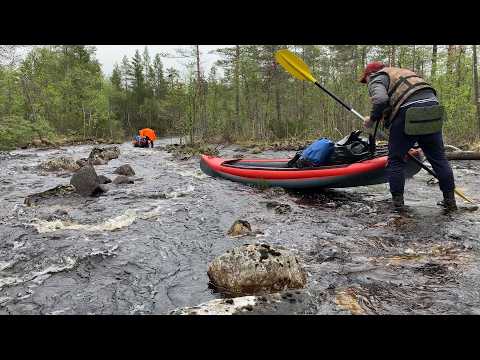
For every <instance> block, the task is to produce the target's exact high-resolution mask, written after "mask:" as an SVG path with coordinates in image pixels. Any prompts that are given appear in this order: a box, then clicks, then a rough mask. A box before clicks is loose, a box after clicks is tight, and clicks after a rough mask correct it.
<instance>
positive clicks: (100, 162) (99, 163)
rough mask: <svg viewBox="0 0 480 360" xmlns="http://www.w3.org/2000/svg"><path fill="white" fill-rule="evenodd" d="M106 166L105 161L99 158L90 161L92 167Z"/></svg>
mask: <svg viewBox="0 0 480 360" xmlns="http://www.w3.org/2000/svg"><path fill="white" fill-rule="evenodd" d="M106 164H107V161H106V160H103V159H101V158H96V159H95V160H93V161H92V165H106Z"/></svg>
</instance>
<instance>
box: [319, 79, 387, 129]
mask: <svg viewBox="0 0 480 360" xmlns="http://www.w3.org/2000/svg"><path fill="white" fill-rule="evenodd" d="M315 85H317V86H318V87H319V88H320V89H322V90H323V91H325V92H326V93H327V94H328V95H330V97H332V98H333V99H335V100H336V101H337V102H338V103H339V104H340V105H342V106H343V107H344V108H345V109H347V110H348V111H350V112H351V113H353V114H354V115H355V116H356V117H358V118H359V119H360V120H362V121H364V120H365V117H364V116H363V115H362V114H360V113H359V112H358V111H356V110H355V109H354V108H352V107H351V106H348V105H347V104H346V103H345V102H344V101H343V100H342V99H340V98H339V97H338V96H337V95H335V94H334V93H332V92H331V91H330V90H328V89H327V88H325V87H323V86H322V85H321V84H319V83H318V81H315ZM378 134H380V135H381V136H383V137H384V138H386V137H387V136H386V135H385V133H384V132H383V131H382V130H378Z"/></svg>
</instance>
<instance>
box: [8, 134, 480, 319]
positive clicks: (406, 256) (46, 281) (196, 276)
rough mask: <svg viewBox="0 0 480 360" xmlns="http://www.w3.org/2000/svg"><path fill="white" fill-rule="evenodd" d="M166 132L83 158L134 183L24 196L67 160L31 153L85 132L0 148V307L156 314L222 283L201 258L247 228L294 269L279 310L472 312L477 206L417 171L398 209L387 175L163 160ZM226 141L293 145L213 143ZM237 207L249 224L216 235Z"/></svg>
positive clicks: (466, 174) (462, 167) (209, 293)
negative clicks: (297, 187) (341, 181)
mask: <svg viewBox="0 0 480 360" xmlns="http://www.w3.org/2000/svg"><path fill="white" fill-rule="evenodd" d="M172 141H173V140H172V139H164V140H161V141H159V142H157V143H156V147H155V148H153V149H143V148H134V147H132V146H131V144H130V143H125V144H122V145H121V146H120V149H121V154H120V157H119V158H118V159H114V160H111V161H110V162H109V163H108V164H107V165H101V166H96V167H95V169H96V171H97V173H98V174H99V175H105V176H107V177H109V178H111V179H113V178H114V177H115V175H114V174H113V171H114V170H115V169H116V168H117V167H118V166H120V165H123V164H130V165H131V166H132V167H133V168H134V170H135V172H136V176H135V184H129V185H118V186H117V185H113V184H109V189H110V190H109V191H108V192H107V193H106V194H104V195H102V196H100V197H98V198H88V199H85V198H81V197H79V196H65V197H57V198H51V199H47V200H44V201H42V202H39V203H38V204H36V205H35V206H31V207H28V206H26V205H24V199H25V197H26V196H27V195H30V194H33V193H38V192H41V191H45V190H48V189H50V188H53V187H55V186H57V185H67V184H68V183H69V181H70V176H71V174H69V173H62V172H57V173H51V172H44V171H42V170H40V169H38V167H37V166H38V165H39V164H40V162H42V161H44V160H46V159H50V158H54V157H58V156H61V155H66V156H74V157H76V158H81V157H86V156H88V154H89V152H90V150H91V149H92V146H89V145H82V146H72V147H62V148H59V149H49V150H39V149H28V150H17V151H12V152H10V153H2V154H0V199H1V204H2V205H1V207H0V314H166V313H169V312H170V311H172V310H174V309H177V308H180V307H191V306H195V305H197V304H200V303H204V302H207V301H209V300H213V299H219V298H221V297H222V296H221V294H219V293H216V292H214V291H213V290H212V289H211V288H210V287H209V286H208V277H207V264H208V263H209V262H210V261H212V260H213V259H214V258H215V257H217V256H219V255H221V254H223V253H224V252H226V251H227V250H229V249H231V248H232V247H235V246H239V245H242V244H245V243H253V242H256V241H262V242H267V243H269V244H272V245H281V246H284V247H287V248H289V249H291V250H292V251H293V252H294V253H295V254H296V255H298V256H299V258H300V259H301V260H302V261H303V263H304V264H305V267H306V269H307V272H308V280H307V284H308V285H307V289H306V294H307V295H306V296H308V301H305V302H304V306H299V305H298V304H296V305H295V306H293V305H292V307H291V308H289V307H286V308H285V307H284V308H283V310H282V313H289V312H290V313H301V314H352V313H353V314H411V313H414V314H478V313H480V287H479V284H480V267H479V265H480V252H479V250H480V246H479V245H480V242H479V235H478V234H479V232H480V215H479V214H480V211H477V212H468V211H460V212H459V213H457V214H455V215H443V214H442V212H441V209H440V208H439V207H438V206H436V202H437V200H439V199H440V197H441V193H440V191H439V190H438V185H435V184H433V185H432V184H430V183H429V180H430V178H431V176H429V175H428V174H426V173H424V172H420V173H419V174H418V175H416V176H415V178H414V179H412V180H410V181H409V182H407V191H406V193H405V199H406V205H408V206H409V207H410V211H409V213H408V216H399V215H396V214H393V213H391V212H390V210H389V201H388V200H389V196H388V195H389V194H388V186H387V185H376V186H369V187H358V188H350V189H342V190H335V191H334V190H330V191H323V192H317V193H313V192H310V193H300V192H286V191H284V190H282V189H266V190H264V189H257V188H254V187H249V186H245V185H242V184H238V183H234V182H230V181H227V180H222V179H215V178H211V177H208V176H206V175H205V174H203V173H202V172H201V170H200V168H199V161H198V158H192V159H190V160H185V161H179V160H174V159H173V158H172V156H171V155H170V154H168V153H166V152H165V151H163V150H162V149H161V148H160V146H161V145H166V144H170V143H171V142H172ZM239 154H243V155H245V156H246V157H247V156H248V157H273V156H275V157H284V156H292V155H293V154H294V152H265V153H263V154H251V153H249V152H248V151H247V150H245V149H239V148H238V147H236V146H231V147H227V148H223V149H222V150H220V155H221V156H225V157H229V156H230V157H233V156H238V155H239ZM452 165H453V168H454V173H455V176H456V182H457V185H458V186H459V187H461V188H462V189H463V190H464V191H465V193H466V194H467V195H469V196H470V197H471V198H473V199H474V200H475V201H477V202H480V194H479V193H478V189H480V180H479V178H478V174H479V173H480V166H479V165H478V164H477V163H476V162H474V161H457V162H452ZM272 202H276V203H279V204H280V205H281V206H280V207H279V206H278V204H277V205H275V206H271V204H272ZM458 202H459V204H461V200H458ZM278 209H281V211H279V210H278ZM237 219H243V220H247V221H248V222H249V223H250V224H251V225H252V230H253V231H254V233H255V234H254V235H252V236H245V237H238V238H232V237H229V236H228V235H227V231H228V229H229V228H230V226H231V225H232V224H233V222H234V221H235V220H237ZM272 312H274V310H269V312H267V313H272Z"/></svg>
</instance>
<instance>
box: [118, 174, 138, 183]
mask: <svg viewBox="0 0 480 360" xmlns="http://www.w3.org/2000/svg"><path fill="white" fill-rule="evenodd" d="M113 183H114V184H115V185H120V184H134V183H135V181H133V179H132V178H129V177H128V176H125V175H118V176H117V177H116V178H115V179H113Z"/></svg>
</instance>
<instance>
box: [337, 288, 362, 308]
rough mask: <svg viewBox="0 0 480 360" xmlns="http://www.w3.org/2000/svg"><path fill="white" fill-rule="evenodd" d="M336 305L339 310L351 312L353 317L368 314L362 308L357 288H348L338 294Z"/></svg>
mask: <svg viewBox="0 0 480 360" xmlns="http://www.w3.org/2000/svg"><path fill="white" fill-rule="evenodd" d="M335 303H336V304H337V306H338V307H339V308H341V309H342V310H346V311H349V312H350V313H351V314H353V315H365V314H366V311H365V310H364V309H363V308H362V306H360V303H359V295H358V290H357V289H355V288H347V289H343V290H340V291H339V292H337V293H336V295H335Z"/></svg>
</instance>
